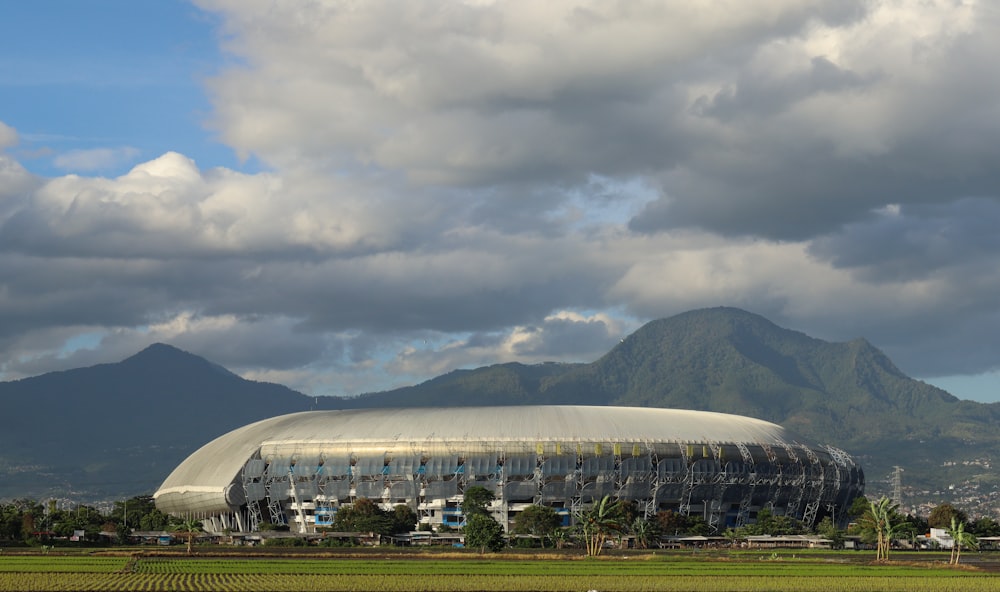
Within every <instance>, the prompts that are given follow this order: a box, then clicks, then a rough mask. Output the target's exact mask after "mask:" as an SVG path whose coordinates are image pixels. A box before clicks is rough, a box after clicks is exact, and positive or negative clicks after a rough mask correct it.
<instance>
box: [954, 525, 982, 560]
mask: <svg viewBox="0 0 1000 592" xmlns="http://www.w3.org/2000/svg"><path fill="white" fill-rule="evenodd" d="M948 535H949V536H950V537H951V539H952V541H953V543H952V545H951V559H949V560H948V563H950V564H951V565H958V562H959V561H960V560H961V559H962V547H963V546H964V547H968V548H970V549H975V548H976V547H978V546H979V541H977V540H976V537H975V535H973V534H972V533H971V532H966V531H965V522H962V521H961V520H958V519H956V518H955V517H954V516H952V518H951V528H949V529H948Z"/></svg>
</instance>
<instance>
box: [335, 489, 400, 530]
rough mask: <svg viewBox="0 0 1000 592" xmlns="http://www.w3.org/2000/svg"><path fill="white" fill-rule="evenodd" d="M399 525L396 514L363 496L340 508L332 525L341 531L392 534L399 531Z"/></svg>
mask: <svg viewBox="0 0 1000 592" xmlns="http://www.w3.org/2000/svg"><path fill="white" fill-rule="evenodd" d="M397 526H398V524H397V522H396V521H395V520H394V515H392V514H390V513H389V512H386V511H385V510H383V509H382V508H380V507H378V504H376V503H375V502H373V501H372V500H370V499H368V498H364V497H362V498H358V499H357V500H355V502H354V503H353V504H351V506H349V507H345V508H341V509H340V510H338V511H337V514H336V516H334V519H333V524H332V525H331V526H330V527H331V529H332V530H335V531H341V532H371V533H374V534H379V535H391V534H395V533H396V532H397V531H396V528H397ZM407 530H409V529H407Z"/></svg>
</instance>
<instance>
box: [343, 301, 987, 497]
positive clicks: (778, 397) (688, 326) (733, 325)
mask: <svg viewBox="0 0 1000 592" xmlns="http://www.w3.org/2000/svg"><path fill="white" fill-rule="evenodd" d="M523 403H550V404H554V403H581V404H592V405H632V406H646V407H676V408H684V409H699V410H707V411H718V412H724V413H735V414H739V415H748V416H751V417H757V418H761V419H766V420H768V421H772V422H774V423H778V424H781V425H783V426H785V427H786V428H789V429H791V430H792V431H794V432H795V433H798V434H800V435H802V436H803V437H805V438H808V439H810V440H813V441H815V442H819V443H824V444H832V445H834V446H837V447H839V448H843V449H845V450H847V451H848V452H851V453H852V454H855V455H857V456H859V457H860V458H861V459H862V461H863V463H864V465H865V467H866V471H867V474H868V475H869V481H870V482H873V483H872V485H875V486H876V488H877V487H878V486H879V484H878V481H880V480H883V479H885V477H886V476H887V475H888V474H889V472H890V471H891V470H892V468H893V467H894V466H896V465H899V466H904V467H906V471H907V481H908V482H910V483H912V484H914V485H915V486H917V487H918V488H922V489H928V490H934V489H944V488H947V487H948V485H949V484H952V483H955V482H961V481H964V480H968V479H972V478H975V479H977V480H978V482H979V483H986V484H991V483H1000V474H997V473H996V472H995V470H994V469H988V467H985V465H990V466H996V464H997V463H996V462H994V460H993V459H996V461H1000V404H997V403H994V404H983V403H976V402H972V401H962V400H959V399H957V398H956V397H954V396H952V395H950V394H948V393H947V392H945V391H943V390H941V389H939V388H937V387H934V386H932V385H929V384H927V383H924V382H921V381H919V380H914V379H912V378H910V377H908V376H906V375H905V374H903V373H902V372H901V371H900V370H899V369H898V368H897V367H896V366H895V365H894V364H893V363H892V361H891V360H889V358H888V357H887V356H886V355H885V354H883V353H882V352H881V351H879V350H878V349H877V348H875V347H874V346H872V345H871V344H870V343H868V342H867V341H866V340H864V339H855V340H853V341H850V342H847V343H830V342H826V341H823V340H820V339H815V338H812V337H809V336H808V335H805V334H803V333H800V332H797V331H792V330H789V329H784V328H781V327H779V326H777V325H775V324H774V323H772V322H771V321H769V320H767V319H766V318H764V317H762V316H759V315H756V314H752V313H749V312H746V311H743V310H739V309H735V308H712V309H703V310H695V311H691V312H687V313H683V314H679V315H677V316H674V317H670V318H667V319H661V320H656V321H652V322H650V323H648V324H646V325H644V326H643V327H641V328H640V329H639V330H638V331H636V332H635V333H633V334H632V335H630V336H629V337H627V338H626V339H624V340H622V342H621V343H620V344H618V345H617V346H615V347H614V348H613V349H612V350H611V351H610V352H608V353H607V354H606V355H604V356H603V357H601V358H600V359H599V360H597V361H595V362H593V363H590V364H541V365H534V366H525V365H522V364H500V365H495V366H489V367H486V368H479V369H476V370H462V371H455V372H452V373H449V374H446V375H444V376H441V377H438V378H435V379H433V380H430V381H428V382H425V383H423V384H420V385H416V386H412V387H405V388H400V389H396V390H393V391H388V392H383V393H372V394H366V395H361V396H359V397H356V398H352V399H344V400H342V401H340V405H342V406H349V407H377V406H390V405H391V406H396V405H425V404H426V405H481V404H497V405H516V404H523ZM984 469H988V470H984ZM883 485H884V484H883Z"/></svg>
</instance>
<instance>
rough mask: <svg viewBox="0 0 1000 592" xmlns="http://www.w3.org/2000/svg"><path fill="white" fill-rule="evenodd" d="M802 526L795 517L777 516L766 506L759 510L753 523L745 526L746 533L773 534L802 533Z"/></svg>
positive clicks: (744, 531)
mask: <svg viewBox="0 0 1000 592" xmlns="http://www.w3.org/2000/svg"><path fill="white" fill-rule="evenodd" d="M801 532H802V527H801V525H799V523H798V522H796V521H795V520H794V519H793V518H790V517H788V516H775V515H774V513H773V512H771V510H769V509H767V508H764V509H762V510H760V511H759V512H757V519H756V520H754V523H753V524H748V525H746V526H744V527H743V533H744V534H745V535H761V534H769V535H771V536H781V535H786V534H800V533H801Z"/></svg>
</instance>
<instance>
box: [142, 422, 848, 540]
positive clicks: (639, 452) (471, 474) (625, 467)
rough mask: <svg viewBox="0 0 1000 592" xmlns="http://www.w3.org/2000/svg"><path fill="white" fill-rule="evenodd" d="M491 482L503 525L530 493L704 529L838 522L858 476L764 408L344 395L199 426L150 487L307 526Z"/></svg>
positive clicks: (160, 501)
mask: <svg viewBox="0 0 1000 592" xmlns="http://www.w3.org/2000/svg"><path fill="white" fill-rule="evenodd" d="M471 486H482V487H485V488H487V489H489V490H490V491H492V492H494V495H495V496H496V501H495V502H494V504H493V506H492V508H491V510H492V512H493V514H494V517H495V518H497V519H498V520H499V521H500V522H501V524H503V525H504V526H505V528H509V526H510V525H511V524H512V521H514V520H516V516H517V513H518V512H520V511H521V510H523V509H524V508H526V507H528V506H529V505H531V504H542V505H546V506H550V507H553V508H555V509H556V510H557V512H559V513H561V514H562V515H563V516H564V522H565V523H566V524H569V523H571V521H572V516H574V515H575V512H576V511H577V510H581V509H583V508H586V507H587V506H588V505H589V504H592V503H593V502H594V501H595V500H598V501H599V500H601V499H602V498H603V497H604V496H611V497H612V498H614V499H621V500H627V501H630V502H633V503H635V504H636V505H637V507H638V508H639V510H640V511H641V512H643V513H644V515H645V516H646V517H651V516H652V515H654V514H656V513H657V512H658V511H661V510H673V511H675V512H679V513H681V514H684V515H696V516H701V517H703V518H704V520H705V521H706V522H707V523H708V524H709V525H710V526H711V527H712V528H713V529H714V530H716V531H719V530H722V529H724V528H726V527H730V526H734V527H735V526H741V525H744V524H748V523H752V522H753V521H754V519H755V517H756V513H757V512H758V511H759V510H761V509H763V508H767V509H769V510H771V511H772V512H773V513H774V514H776V515H784V516H789V517H793V518H795V519H797V520H800V521H801V522H803V523H804V524H805V525H806V526H811V525H813V524H815V523H816V522H817V521H818V520H820V519H821V518H822V517H824V516H830V517H831V518H832V519H833V520H834V522H835V523H837V524H838V525H844V524H845V523H846V520H847V515H846V511H845V510H846V508H847V507H848V505H849V504H850V503H851V501H852V500H853V499H854V498H855V497H857V496H858V495H861V494H862V493H863V490H864V474H863V472H862V470H861V467H860V466H859V465H858V464H857V463H856V462H855V461H854V459H852V458H851V457H850V455H848V454H847V453H845V452H843V451H842V450H839V449H837V448H834V447H831V446H818V445H814V444H811V443H808V442H804V441H802V440H801V439H799V438H797V437H795V436H793V435H792V434H790V433H789V432H787V431H786V430H785V429H784V428H782V427H780V426H778V425H775V424H772V423H768V422H766V421H762V420H758V419H752V418H749V417H741V416H736V415H727V414H721V413H710V412H705V411H689V410H679V409H651V408H634V407H586V406H516V407H449V408H411V409H357V410H344V411H311V412H304V413H294V414H291V415H283V416H280V417H274V418H270V419H266V420H263V421H259V422H256V423H253V424H250V425H247V426H244V427H242V428H239V429H236V430H234V431H232V432H229V433H228V434H225V435H223V436H221V437H219V438H217V439H215V440H213V441H212V442H209V443H208V444H206V445H205V446H203V447H202V448H200V449H199V450H197V451H196V452H194V453H193V454H191V456H189V457H188V458H187V459H186V460H185V461H184V462H182V463H181V464H180V465H179V466H178V467H177V468H176V469H175V470H174V471H173V472H172V473H171V474H170V475H169V476H168V477H167V479H166V480H165V481H164V483H163V485H162V486H161V487H160V489H159V490H158V491H157V492H156V493H155V495H154V499H155V502H156V506H157V507H158V508H159V509H160V510H161V511H164V512H166V513H169V514H172V515H176V516H182V517H187V518H192V517H193V518H198V519H200V520H202V522H203V524H204V525H205V528H206V530H208V531H210V532H223V531H230V532H253V531H255V530H257V529H258V528H259V527H260V525H261V524H263V523H265V522H267V523H271V524H279V525H283V524H287V525H288V526H289V529H290V530H291V531H292V532H297V533H302V534H308V533H313V532H317V529H322V528H323V527H324V526H328V525H330V524H331V523H332V519H333V516H334V514H335V513H336V511H337V510H338V508H340V507H343V506H345V505H347V504H350V503H352V502H353V501H354V500H356V499H359V498H369V499H371V500H373V501H376V502H379V503H380V504H382V505H383V507H384V508H386V509H389V508H390V507H392V506H395V505H398V504H406V505H409V506H410V507H411V508H412V509H413V510H414V511H415V512H416V513H417V515H418V516H419V519H420V522H421V523H424V524H430V525H431V526H434V527H436V528H437V527H440V526H441V525H448V526H458V525H461V524H462V523H463V517H462V515H461V510H460V509H459V506H460V504H461V500H462V495H463V492H464V491H465V490H466V489H467V488H469V487H471Z"/></svg>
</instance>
